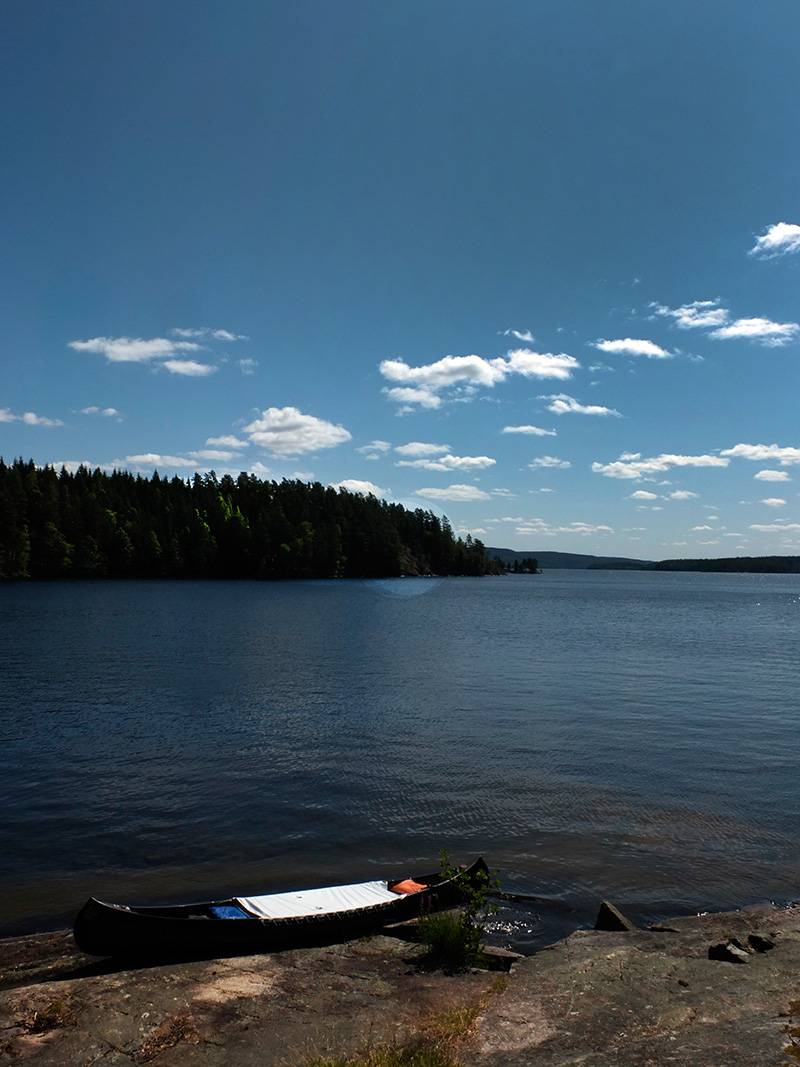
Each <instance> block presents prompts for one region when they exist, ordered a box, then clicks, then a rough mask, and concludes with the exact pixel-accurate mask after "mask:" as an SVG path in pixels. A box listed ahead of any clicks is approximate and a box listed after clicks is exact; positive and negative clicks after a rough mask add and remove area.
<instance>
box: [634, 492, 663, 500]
mask: <svg viewBox="0 0 800 1067" xmlns="http://www.w3.org/2000/svg"><path fill="white" fill-rule="evenodd" d="M631 500H658V493H651V492H649V491H648V490H647V489H637V490H636V492H635V493H631Z"/></svg>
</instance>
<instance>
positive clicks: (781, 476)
mask: <svg viewBox="0 0 800 1067" xmlns="http://www.w3.org/2000/svg"><path fill="white" fill-rule="evenodd" d="M753 477H754V478H755V480H756V481H757V482H788V481H789V475H788V474H787V472H786V471H772V470H764V471H759V472H758V474H754V475H753Z"/></svg>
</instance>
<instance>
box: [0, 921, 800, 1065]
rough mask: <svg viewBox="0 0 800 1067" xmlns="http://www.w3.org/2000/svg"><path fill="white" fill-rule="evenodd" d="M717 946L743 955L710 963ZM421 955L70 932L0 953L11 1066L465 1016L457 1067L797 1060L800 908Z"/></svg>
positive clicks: (153, 1056) (116, 1060)
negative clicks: (493, 964) (206, 946)
mask: <svg viewBox="0 0 800 1067" xmlns="http://www.w3.org/2000/svg"><path fill="white" fill-rule="evenodd" d="M719 945H723V946H725V945H734V946H741V952H742V953H744V955H745V957H746V959H744V960H740V959H739V958H738V956H736V957H735V958H736V961H735V962H733V961H728V960H726V959H724V958H718V959H714V958H709V950H710V949H713V947H714V946H719ZM422 951H423V950H422V949H421V948H420V947H419V946H417V945H414V944H409V943H408V942H405V941H402V940H399V939H397V938H394V937H385V936H384V937H375V938H371V939H369V940H363V941H354V942H351V943H350V944H347V945H333V946H329V947H326V948H319V949H300V950H297V951H293V952H283V953H276V954H272V955H259V956H247V957H237V958H231V959H221V960H211V961H208V960H206V961H201V962H189V963H187V962H183V963H172V964H165V965H162V966H153V967H143V968H140V969H119V968H115V967H114V966H113V965H112V964H108V963H98V962H97V961H93V960H91V959H90V958H89V957H85V956H81V955H80V954H79V953H78V952H76V951H75V949H74V947H73V945H72V941H71V938H70V937H69V935H67V934H46V935H41V936H39V937H30V938H16V939H12V940H8V941H0V1063H13V1064H29V1063H30V1064H37V1065H38V1064H41V1065H44V1067H51V1065H52V1067H94V1065H100V1067H115V1065H119V1064H125V1065H128V1067H129V1065H130V1064H147V1063H154V1064H156V1065H158V1067H184V1065H185V1067H195V1065H196V1067H217V1065H219V1067H221V1065H223V1064H224V1065H230V1064H235V1065H236V1067H256V1065H257V1067H302V1065H303V1064H305V1063H307V1062H309V1061H310V1060H312V1059H313V1058H315V1057H319V1056H322V1055H338V1056H341V1055H348V1054H352V1053H354V1052H357V1051H359V1050H362V1049H363V1048H364V1047H366V1046H369V1045H372V1046H374V1045H380V1044H384V1043H394V1042H403V1041H406V1040H409V1039H412V1038H414V1037H417V1036H419V1035H420V1033H422V1034H425V1033H426V1029H427V1028H430V1027H431V1026H433V1025H434V1021H435V1020H436V1019H437V1018H439V1019H440V1018H441V1017H442V1016H443V1015H445V1014H447V1013H453V1012H456V1011H457V1010H458V1009H460V1008H467V1009H470V1010H469V1011H468V1012H466V1013H465V1017H467V1018H468V1019H469V1020H470V1023H469V1027H468V1029H467V1031H466V1032H465V1034H464V1035H463V1039H462V1040H461V1042H460V1043H459V1045H458V1048H457V1056H458V1057H460V1061H461V1062H462V1063H463V1064H470V1065H473V1064H480V1065H483V1067H523V1065H526V1067H527V1065H532V1067H563V1065H567V1064H569V1065H578V1064H580V1065H583V1067H723V1065H724V1067H771V1065H773V1064H774V1065H776V1067H778V1065H782V1067H791V1064H800V907H792V908H788V909H778V908H763V909H747V910H745V911H742V912H734V913H728V914H720V915H707V916H698V917H692V918H685V919H678V920H674V921H671V922H669V923H664V924H662V925H661V926H660V927H659V928H651V929H649V930H634V931H627V932H613V933H606V932H596V931H579V932H577V933H574V934H572V935H571V936H570V937H568V938H566V940H564V941H561V942H559V943H558V944H556V945H554V946H552V947H551V948H549V949H545V950H543V951H541V952H539V953H538V954H537V955H535V956H531V957H528V958H527V959H524V960H521V961H518V962H517V963H516V964H515V966H514V968H513V970H512V972H511V974H510V975H507V976H506V975H502V976H500V977H498V975H497V974H491V973H487V972H476V973H470V974H465V975H460V976H457V977H448V976H447V975H443V974H438V973H429V972H426V971H424V970H422V969H421V968H420V967H419V958H420V955H421V954H422ZM477 1009H480V1012H481V1013H480V1014H479V1015H478V1017H477V1021H475V1015H474V1013H475V1011H476V1010H477Z"/></svg>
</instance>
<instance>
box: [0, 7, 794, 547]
mask: <svg viewBox="0 0 800 1067" xmlns="http://www.w3.org/2000/svg"><path fill="white" fill-rule="evenodd" d="M798 39H800V7H798V5H797V4H796V3H794V2H778V0H772V2H771V0H767V2H765V3H763V4H760V5H758V6H757V7H756V6H755V5H750V4H744V3H730V2H729V0H719V2H716V0H708V2H696V0H693V2H672V3H670V4H664V3H653V2H650V0H635V2H633V0H632V2H628V0H615V2H614V3H608V4H598V3H596V2H594V0H557V2H556V0H554V2H542V0H525V2H517V0H507V2H505V3H503V4H488V3H485V2H481V3H478V2H473V0H460V2H458V3H455V2H452V3H451V2H448V0H441V2H436V3H433V4H432V3H430V2H425V3H418V2H415V0H407V2H405V3H403V4H394V5H388V4H376V3H372V2H370V3H367V2H363V3H357V2H350V0H342V2H340V3H337V4H327V3H322V2H314V3H307V2H303V0H295V2H292V3H291V4H272V3H268V2H265V0H257V2H251V0H236V2H235V3H233V4H227V5H225V4H219V3H210V2H205V0H192V2H191V3H187V2H182V0H170V2H169V3H163V2H150V0H138V2H137V3H136V4H118V3H107V2H100V0H96V2H93V3H88V2H82V0H72V2H71V3H70V4H57V3H55V2H50V3H42V2H37V0H24V2H14V0H12V2H11V3H9V4H7V5H6V7H5V9H4V33H3V39H2V42H0V83H1V85H2V93H1V94H0V99H2V108H3V116H2V118H3V140H4V148H5V151H4V153H3V157H4V158H3V163H2V190H3V196H2V199H1V200H0V216H1V217H2V234H3V252H4V254H3V268H2V269H3V279H2V286H0V300H1V301H2V318H3V323H4V330H5V339H4V344H3V356H2V362H3V375H2V380H1V381H0V455H3V456H4V457H5V458H6V459H9V458H11V457H13V456H16V455H22V456H25V457H33V458H34V459H35V460H36V461H37V462H41V463H45V462H53V463H61V462H68V463H77V462H79V461H87V462H90V463H91V464H93V465H100V466H107V465H109V466H114V465H116V466H125V467H128V468H130V469H132V470H142V471H146V472H149V471H151V470H152V469H153V467H154V466H156V467H157V468H158V469H159V471H160V472H162V473H166V474H171V473H178V474H183V475H186V474H191V473H192V472H193V470H195V469H199V470H205V469H209V468H213V469H215V470H217V471H218V472H222V471H233V472H238V471H239V470H253V471H255V472H256V473H259V474H263V475H264V476H272V477H282V476H295V475H299V476H301V477H309V478H310V477H313V478H315V479H319V480H321V481H324V482H329V483H333V484H338V483H341V482H344V483H346V484H354V485H356V486H357V485H359V484H365V485H372V486H374V487H377V488H379V489H380V490H381V491H383V492H385V493H386V494H387V495H391V498H392V499H397V500H401V501H403V502H407V503H409V504H411V505H415V506H416V505H424V506H431V507H434V508H436V509H437V510H443V511H444V512H446V513H447V515H448V516H449V517H450V519H451V521H452V522H453V524H454V525H455V526H456V527H457V528H459V529H463V530H471V531H477V532H478V536H480V537H481V538H482V539H483V540H484V541H486V542H487V543H489V544H494V545H503V546H509V547H516V548H523V549H526V548H527V549H540V550H542V549H547V548H550V549H561V550H565V551H570V550H572V551H595V552H600V553H611V552H613V553H619V554H624V555H634V556H643V557H649V558H664V557H670V556H679V555H692V556H697V555H736V554H743V553H747V554H759V553H765V552H782V553H788V552H795V553H796V552H800V495H799V494H800V419H798V415H797V411H798V400H797V393H798V382H799V375H798V366H800V364H799V363H798V360H800V326H799V325H798V322H800V307H798V299H797V293H798V281H800V202H799V200H800V165H799V164H800V147H799V145H800V142H799V141H798V125H797V100H798V98H799V97H800V65H798V63H797V61H796V60H797V41H798ZM540 431H541V432H540ZM375 442H377V444H375ZM370 446H371V447H370Z"/></svg>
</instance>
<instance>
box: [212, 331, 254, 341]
mask: <svg viewBox="0 0 800 1067" xmlns="http://www.w3.org/2000/svg"><path fill="white" fill-rule="evenodd" d="M211 336H212V337H213V338H214V340H215V341H249V340H250V338H249V337H248V336H247V334H246V333H231V331H230V330H212V331H211Z"/></svg>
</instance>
